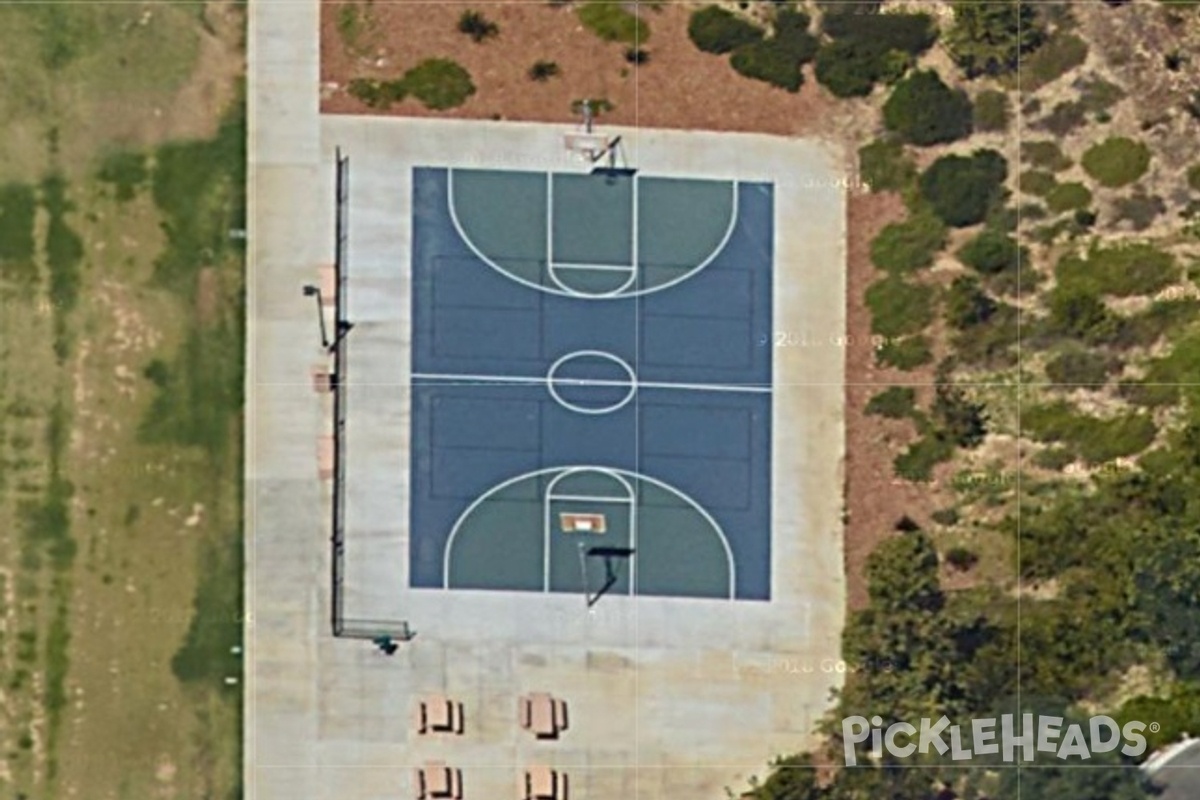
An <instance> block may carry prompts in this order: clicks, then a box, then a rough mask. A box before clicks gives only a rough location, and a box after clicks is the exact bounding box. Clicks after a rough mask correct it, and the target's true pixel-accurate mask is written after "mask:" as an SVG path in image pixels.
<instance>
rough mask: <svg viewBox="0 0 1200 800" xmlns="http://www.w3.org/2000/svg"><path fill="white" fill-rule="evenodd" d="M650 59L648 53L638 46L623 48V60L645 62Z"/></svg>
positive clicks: (635, 62)
mask: <svg viewBox="0 0 1200 800" xmlns="http://www.w3.org/2000/svg"><path fill="white" fill-rule="evenodd" d="M649 61H650V53H649V52H648V51H646V50H643V49H642V48H640V47H627V48H625V62H626V63H628V64H645V63H647V62H649Z"/></svg>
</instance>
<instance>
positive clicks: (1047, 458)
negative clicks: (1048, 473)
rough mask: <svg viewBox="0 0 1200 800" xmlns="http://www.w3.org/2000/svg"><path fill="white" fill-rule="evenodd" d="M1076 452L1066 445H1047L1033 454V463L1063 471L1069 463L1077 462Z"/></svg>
mask: <svg viewBox="0 0 1200 800" xmlns="http://www.w3.org/2000/svg"><path fill="white" fill-rule="evenodd" d="M1075 458H1076V456H1075V453H1074V452H1073V451H1072V450H1070V449H1069V448H1066V447H1047V448H1046V449H1044V450H1039V451H1038V452H1037V453H1035V454H1034V456H1033V464H1034V466H1036V467H1041V468H1042V469H1048V470H1053V471H1054V472H1062V471H1063V470H1064V469H1065V468H1066V467H1067V465H1068V464H1072V463H1074V462H1075Z"/></svg>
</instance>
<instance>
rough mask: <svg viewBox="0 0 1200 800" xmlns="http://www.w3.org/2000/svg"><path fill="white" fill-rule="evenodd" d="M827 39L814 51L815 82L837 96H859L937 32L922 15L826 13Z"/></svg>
mask: <svg viewBox="0 0 1200 800" xmlns="http://www.w3.org/2000/svg"><path fill="white" fill-rule="evenodd" d="M822 28H823V30H824V32H825V34H826V35H828V36H829V37H830V39H831V41H830V42H829V43H827V44H826V45H825V46H824V47H822V48H821V50H820V52H818V53H817V58H816V63H815V65H814V71H815V74H816V78H817V81H818V82H819V83H820V84H821V85H822V86H824V87H825V88H827V89H828V90H829V91H830V92H832V93H833V94H834V95H836V96H837V97H863V96H866V95H868V94H870V93H871V89H872V88H874V86H875V84H876V83H878V82H880V81H882V82H885V83H893V82H895V81H897V80H899V79H900V78H901V77H902V76H903V75H904V73H905V72H907V71H908V69H909V68H910V67H911V66H912V65H913V63H915V57H916V56H917V55H919V54H920V53H923V52H924V51H925V50H927V49H929V47H930V45H932V44H933V42H934V40H935V39H936V36H937V29H936V26H934V25H933V20H932V18H931V17H930V16H929V15H927V14H903V13H897V14H880V15H873V14H847V13H828V14H826V16H825V18H824V20H823V23H822Z"/></svg>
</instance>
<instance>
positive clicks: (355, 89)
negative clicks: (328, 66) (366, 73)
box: [346, 78, 408, 108]
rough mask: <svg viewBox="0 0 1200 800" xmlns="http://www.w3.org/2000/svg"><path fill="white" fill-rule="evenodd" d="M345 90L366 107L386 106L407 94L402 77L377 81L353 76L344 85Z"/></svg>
mask: <svg viewBox="0 0 1200 800" xmlns="http://www.w3.org/2000/svg"><path fill="white" fill-rule="evenodd" d="M346 91H348V92H349V93H350V96H351V97H354V98H356V99H358V100H360V101H362V102H363V103H364V104H365V105H366V106H367V107H368V108H387V107H388V106H390V105H391V104H392V103H398V102H400V101H401V100H403V99H404V98H405V97H406V96H407V94H408V89H407V87H406V86H405V84H404V80H403V79H401V80H395V81H377V80H374V79H373V78H354V79H353V80H351V81H350V84H349V85H348V86H347V87H346Z"/></svg>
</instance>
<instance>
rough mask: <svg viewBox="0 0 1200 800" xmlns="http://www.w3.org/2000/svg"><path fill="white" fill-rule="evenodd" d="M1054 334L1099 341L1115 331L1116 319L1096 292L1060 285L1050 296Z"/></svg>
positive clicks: (1049, 308)
mask: <svg viewBox="0 0 1200 800" xmlns="http://www.w3.org/2000/svg"><path fill="white" fill-rule="evenodd" d="M1046 305H1047V308H1048V310H1049V312H1050V315H1049V319H1048V323H1049V329H1050V331H1052V332H1053V333H1057V334H1059V335H1061V336H1066V337H1069V338H1074V339H1079V340H1081V341H1084V342H1088V343H1091V344H1095V343H1098V342H1101V341H1103V340H1104V339H1106V338H1108V337H1110V336H1112V335H1113V333H1114V332H1115V327H1116V320H1115V318H1114V317H1113V316H1112V314H1111V313H1110V312H1109V311H1108V308H1107V307H1105V305H1104V302H1103V301H1102V300H1101V299H1100V298H1099V296H1097V294H1096V293H1095V292H1093V291H1090V290H1088V289H1085V288H1081V287H1072V286H1063V285H1061V284H1060V285H1058V286H1056V287H1054V289H1053V291H1051V292H1050V293H1049V295H1048V296H1047V298H1046Z"/></svg>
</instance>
